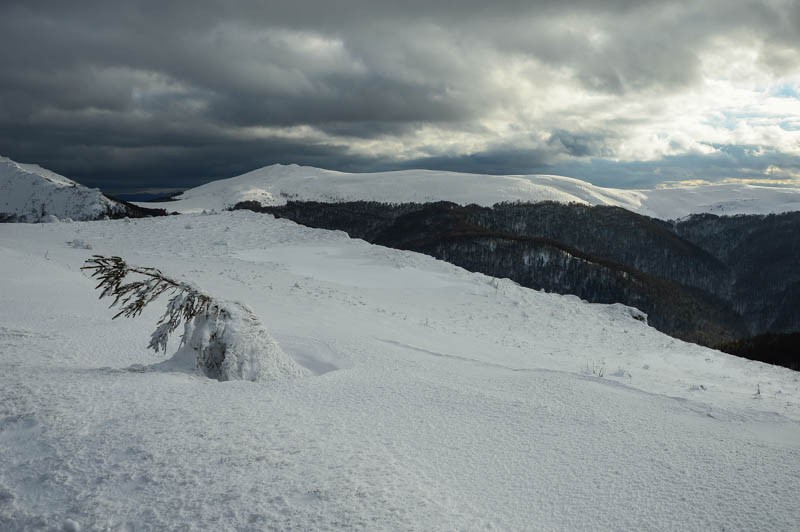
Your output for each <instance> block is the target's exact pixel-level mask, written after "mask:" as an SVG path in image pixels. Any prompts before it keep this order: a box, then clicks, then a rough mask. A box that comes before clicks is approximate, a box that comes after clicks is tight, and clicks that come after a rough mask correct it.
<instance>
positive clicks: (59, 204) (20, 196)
mask: <svg viewBox="0 0 800 532" xmlns="http://www.w3.org/2000/svg"><path fill="white" fill-rule="evenodd" d="M121 209H122V207H121V206H120V205H119V204H118V203H116V202H114V201H112V200H110V199H108V198H107V197H105V196H104V195H103V193H102V192H100V191H99V190H97V189H90V188H86V187H84V186H83V185H79V184H78V183H76V182H74V181H72V180H70V179H67V178H66V177H64V176H61V175H59V174H56V173H55V172H51V171H50V170H47V169H45V168H42V167H40V166H37V165H34V164H21V163H16V162H14V161H12V160H11V159H8V158H6V157H0V216H2V215H4V214H5V215H9V214H10V215H14V216H15V217H17V219H20V220H21V221H27V222H39V221H46V220H48V219H50V218H51V217H52V216H55V217H57V218H70V219H72V220H94V219H97V218H100V217H102V216H104V215H106V214H109V213H113V212H117V211H120V210H121Z"/></svg>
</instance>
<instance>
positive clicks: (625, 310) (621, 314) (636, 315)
mask: <svg viewBox="0 0 800 532" xmlns="http://www.w3.org/2000/svg"><path fill="white" fill-rule="evenodd" d="M605 307H606V309H605V310H606V312H607V313H608V314H610V315H611V316H612V317H613V318H614V319H619V318H622V319H630V318H633V319H634V320H636V321H641V322H642V323H644V324H645V325H647V314H646V313H644V312H642V311H641V310H639V309H638V308H635V307H629V306H627V305H623V304H622V303H613V304H611V305H606V306H605Z"/></svg>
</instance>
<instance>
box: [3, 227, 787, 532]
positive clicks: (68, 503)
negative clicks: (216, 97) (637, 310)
mask: <svg viewBox="0 0 800 532" xmlns="http://www.w3.org/2000/svg"><path fill="white" fill-rule="evenodd" d="M75 239H79V240H83V241H84V242H86V243H89V244H91V245H92V246H93V247H94V250H93V251H91V252H89V251H85V250H82V249H74V248H73V247H70V246H69V245H67V244H66V242H67V241H72V240H75ZM89 253H101V254H121V255H122V256H123V257H125V258H126V259H128V260H129V261H130V262H132V263H138V264H142V265H148V266H157V267H159V268H161V269H162V270H163V271H164V272H166V273H169V274H172V275H175V276H177V277H180V278H185V279H188V280H191V281H194V282H196V283H197V284H198V285H199V286H201V287H203V288H204V289H206V290H207V291H208V292H210V293H212V294H215V295H217V296H219V297H224V298H226V299H229V300H240V301H243V302H245V303H247V304H248V305H249V306H250V307H252V308H253V310H254V311H255V313H256V314H257V315H258V316H260V318H261V319H262V321H263V323H264V324H265V326H266V327H267V329H268V330H269V332H270V334H272V335H273V336H274V337H275V338H276V339H277V341H278V342H279V343H280V346H281V348H282V349H283V350H284V351H285V352H286V353H288V354H289V355H290V356H292V357H293V358H294V359H295V360H296V361H297V362H299V363H300V364H302V365H304V366H305V367H306V368H308V369H310V370H311V373H313V374H312V375H310V376H307V377H302V378H294V379H283V380H275V381H272V382H267V383H250V382H241V381H239V382H223V383H221V382H217V381H213V380H209V379H206V378H202V377H200V376H198V375H195V374H193V373H191V372H189V373H187V372H185V371H184V372H181V371H173V372H171V371H167V370H165V369H161V370H158V371H155V370H153V371H142V369H141V366H134V370H126V368H130V367H131V366H133V365H135V364H139V365H149V364H153V363H154V362H158V361H159V360H160V358H159V357H156V356H155V355H153V354H152V353H150V352H147V351H146V350H145V345H146V343H147V339H148V334H149V332H150V331H151V329H152V328H153V326H154V324H155V321H156V319H157V318H158V316H159V315H160V313H161V311H162V309H163V306H162V303H159V304H158V305H155V306H153V307H148V308H147V309H146V310H145V312H144V314H143V315H142V316H141V317H140V318H137V319H136V320H117V321H111V319H110V317H111V312H110V311H108V309H107V308H106V303H105V301H98V300H97V299H96V293H95V292H94V291H93V286H94V282H93V280H91V279H88V278H87V277H86V276H85V275H84V274H82V273H81V271H80V270H79V267H80V266H81V264H82V263H83V261H84V260H85V259H86V258H87V257H88V254H89ZM0 254H2V256H3V260H2V261H0V359H2V360H3V365H4V370H3V371H2V372H0V529H2V530H18V529H59V528H61V527H63V528H64V529H66V530H78V529H83V530H92V529H136V530H173V529H206V530H207V529H215V530H232V529H236V530H263V529H282V530H285V529H295V530H319V529H353V528H355V529H369V530H382V529H412V530H456V529H478V528H481V529H501V530H521V529H537V530H578V529H583V530H610V529H614V530H645V529H647V530H667V529H670V530H723V529H724V530H791V529H795V528H796V525H797V523H798V522H800V507H798V505H797V488H798V486H799V485H800V484H799V483H800V379H799V378H798V374H797V373H795V372H792V371H790V370H787V369H783V368H777V367H771V366H766V365H763V364H760V363H756V362H749V361H745V360H742V359H737V358H734V357H731V356H728V355H724V354H721V353H719V352H715V351H711V350H708V349H705V348H701V347H698V346H695V345H690V344H685V343H683V342H680V341H678V340H674V339H672V338H669V337H667V336H665V335H662V334H660V333H658V332H656V331H655V330H653V329H651V328H649V327H647V326H646V325H645V324H643V323H641V322H639V321H636V320H635V319H633V318H631V316H630V311H629V309H627V308H626V307H621V306H619V305H612V306H605V305H590V304H586V303H583V302H581V301H579V300H577V299H576V298H574V297H570V296H559V295H554V294H545V293H541V292H536V291H532V290H528V289H523V288H520V287H518V286H516V285H515V284H513V283H511V282H509V281H504V280H497V279H492V278H489V277H486V276H483V275H479V274H472V273H468V272H466V271H464V270H461V269H459V268H457V267H454V266H452V265H449V264H447V263H444V262H440V261H436V260H433V259H431V258H429V257H426V256H422V255H417V254H414V253H408V252H399V251H394V250H389V249H386V248H381V247H377V246H371V245H368V244H366V243H364V242H363V241H358V240H351V239H348V238H347V237H346V235H344V234H343V233H340V232H328V231H321V230H314V229H308V228H305V227H301V226H297V225H295V224H293V223H291V222H289V221H286V220H274V219H273V218H272V217H270V216H266V215H257V214H254V213H248V212H236V213H222V214H215V215H207V216H204V215H185V216H176V217H167V218H151V219H143V220H133V221H104V222H91V223H76V224H48V225H26V224H5V225H3V226H0ZM173 347H175V346H173ZM136 368H139V369H136ZM600 368H603V369H602V373H603V376H602V377H601V376H599V375H598V374H599V373H601V370H600ZM757 390H758V391H760V394H756V392H757Z"/></svg>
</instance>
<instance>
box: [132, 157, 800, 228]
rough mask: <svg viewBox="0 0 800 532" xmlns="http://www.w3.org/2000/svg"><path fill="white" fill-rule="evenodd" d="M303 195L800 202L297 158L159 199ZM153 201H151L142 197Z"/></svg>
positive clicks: (687, 209) (726, 207)
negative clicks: (374, 168)
mask: <svg viewBox="0 0 800 532" xmlns="http://www.w3.org/2000/svg"><path fill="white" fill-rule="evenodd" d="M287 200H298V201H325V202H334V201H356V200H366V201H379V202H388V203H407V202H417V203H424V202H431V201H452V202H454V203H459V204H462V205H467V204H470V203H475V204H478V205H485V206H490V205H493V204H495V203H498V202H503V201H511V202H513V201H522V202H539V201H548V200H549V201H558V202H564V203H569V202H576V203H584V204H589V205H614V206H618V207H622V208H625V209H628V210H630V211H634V212H637V213H639V214H644V215H646V216H652V217H655V218H661V219H665V220H671V219H677V218H682V217H684V216H687V215H689V214H693V213H702V212H706V213H712V214H719V215H725V214H727V215H733V214H766V213H772V212H787V211H798V210H800V188H798V187H788V186H785V187H784V186H756V185H747V184H719V185H700V186H684V187H674V188H661V189H651V190H623V189H613V188H603V187H598V186H595V185H592V184H590V183H587V182H585V181H581V180H579V179H573V178H569V177H560V176H551V175H513V176H512V175H509V176H498V175H479V174H464V173H456V172H442V171H432V170H404V171H397V172H381V173H363V174H350V173H343V172H334V171H331V170H322V169H319V168H312V167H306V166H297V165H288V166H284V165H272V166H267V167H264V168H260V169H258V170H254V171H252V172H248V173H246V174H243V175H240V176H238V177H233V178H230V179H223V180H219V181H214V182H211V183H207V184H205V185H202V186H199V187H196V188H193V189H190V190H187V191H185V192H184V193H183V194H181V195H180V196H178V198H177V201H172V202H167V203H163V204H161V205H160V206H161V207H164V208H166V209H169V210H171V211H172V210H175V211H179V212H200V211H203V210H224V209H228V208H230V207H232V206H234V205H235V204H236V203H238V202H241V201H256V202H258V203H260V204H262V205H281V204H284V203H286V201H287ZM142 205H147V206H153V204H142Z"/></svg>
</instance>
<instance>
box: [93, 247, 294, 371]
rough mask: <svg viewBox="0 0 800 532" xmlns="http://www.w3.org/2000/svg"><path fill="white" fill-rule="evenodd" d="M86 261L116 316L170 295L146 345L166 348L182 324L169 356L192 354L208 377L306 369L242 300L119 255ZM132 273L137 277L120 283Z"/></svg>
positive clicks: (133, 314)
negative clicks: (212, 292) (216, 295)
mask: <svg viewBox="0 0 800 532" xmlns="http://www.w3.org/2000/svg"><path fill="white" fill-rule="evenodd" d="M86 263H87V265H86V266H84V267H83V269H84V270H89V271H91V272H92V273H91V275H92V277H94V278H96V279H98V280H99V281H100V282H99V284H98V285H97V286H96V288H98V289H101V290H102V292H101V293H100V298H101V299H102V298H104V297H113V298H114V301H113V302H112V303H111V306H112V307H114V306H118V308H119V312H117V313H116V314H115V315H114V319H116V318H118V317H120V316H124V317H129V318H132V317H136V316H138V315H139V314H141V312H142V310H143V309H144V307H145V306H147V305H148V304H149V303H151V302H153V301H154V300H155V299H157V298H158V297H159V296H160V295H162V294H164V293H169V294H171V295H172V297H171V298H170V299H169V302H168V303H167V309H166V311H165V312H164V314H163V315H162V316H161V319H160V320H159V321H158V324H157V325H156V329H155V331H153V333H152V334H151V336H150V343H149V345H148V347H149V348H150V349H153V350H154V351H156V352H158V351H164V352H166V350H167V342H168V340H169V335H170V334H171V333H172V332H174V331H175V330H176V329H177V328H178V327H179V326H180V325H181V323H183V326H184V331H183V335H182V337H181V343H180V346H179V348H178V351H177V352H176V353H175V355H174V356H173V359H175V360H185V359H186V358H187V357H190V358H193V359H194V360H195V361H196V367H197V369H198V370H200V371H201V372H202V373H203V374H205V375H206V376H208V377H211V378H214V379H218V380H221V381H226V380H249V381H261V380H267V379H271V378H277V377H287V376H301V375H304V374H306V370H304V369H303V368H301V367H300V366H298V365H297V364H296V363H295V362H294V361H293V360H292V359H291V358H290V357H289V356H287V355H286V354H285V353H284V352H283V351H282V350H281V348H280V347H279V346H278V344H277V343H276V342H275V341H274V340H273V339H272V337H271V336H270V335H269V333H268V332H267V331H266V330H265V329H264V327H263V326H262V325H261V322H260V321H259V319H258V317H256V316H255V314H253V312H252V310H250V309H249V308H248V307H246V306H245V305H243V304H241V303H237V302H227V301H221V300H218V299H216V298H214V297H212V296H210V295H209V294H207V293H205V292H203V291H202V290H200V289H199V288H198V287H196V286H195V285H193V284H191V283H187V282H184V281H179V280H176V279H173V278H171V277H168V276H166V275H164V274H163V273H162V272H161V271H160V270H157V269H155V268H145V267H140V266H132V265H129V264H127V263H126V262H125V261H124V260H122V259H121V258H120V257H104V256H101V255H94V256H93V257H92V258H91V259H89V260H87V261H86ZM130 274H134V276H135V277H137V279H135V280H133V281H129V282H124V281H125V280H126V278H127V276H128V275H130Z"/></svg>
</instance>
